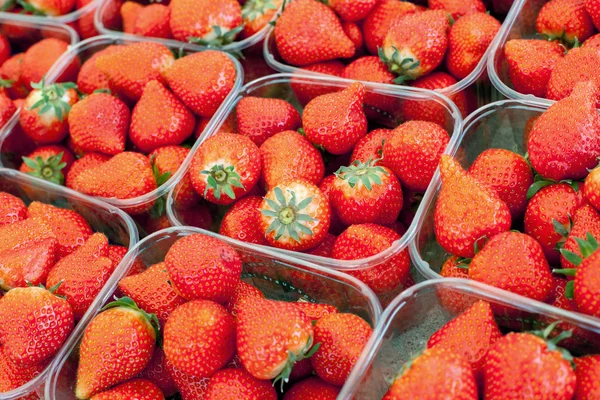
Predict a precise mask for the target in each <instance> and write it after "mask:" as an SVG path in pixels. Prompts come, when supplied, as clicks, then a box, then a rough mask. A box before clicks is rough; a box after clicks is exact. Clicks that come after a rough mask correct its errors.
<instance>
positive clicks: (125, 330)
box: [75, 297, 158, 399]
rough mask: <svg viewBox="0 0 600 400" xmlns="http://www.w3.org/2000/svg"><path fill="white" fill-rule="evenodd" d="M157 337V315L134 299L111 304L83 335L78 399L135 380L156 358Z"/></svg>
mask: <svg viewBox="0 0 600 400" xmlns="http://www.w3.org/2000/svg"><path fill="white" fill-rule="evenodd" d="M157 336H158V320H157V319H156V316H155V315H153V314H148V313H146V312H145V311H143V310H140V309H139V308H138V307H137V305H136V304H135V302H133V301H132V300H131V299H128V298H127V297H123V298H121V299H118V300H117V301H115V302H112V303H109V304H107V305H106V306H105V307H104V308H103V312H101V313H100V314H98V315H97V316H96V317H94V319H93V320H92V321H91V322H90V324H89V325H88V326H87V327H86V328H85V331H84V332H83V338H82V339H81V345H80V347H79V366H78V367H77V383H76V386H75V395H76V396H77V398H78V399H88V398H90V397H91V396H92V395H94V394H96V393H100V392H102V391H103V390H106V389H108V388H109V387H111V386H113V385H116V384H119V383H121V382H125V381H127V380H128V379H131V378H133V377H135V376H136V375H137V374H138V373H140V372H141V371H142V370H143V369H144V368H145V367H146V365H147V364H148V362H149V361H150V359H151V358H152V354H153V353H154V348H155V343H156V337H157ZM98 360H103V362H101V363H99V362H98Z"/></svg>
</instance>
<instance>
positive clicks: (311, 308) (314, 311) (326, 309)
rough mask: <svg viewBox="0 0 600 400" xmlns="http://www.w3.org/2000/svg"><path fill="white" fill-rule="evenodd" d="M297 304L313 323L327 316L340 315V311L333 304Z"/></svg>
mask: <svg viewBox="0 0 600 400" xmlns="http://www.w3.org/2000/svg"><path fill="white" fill-rule="evenodd" d="M295 304H296V307H298V308H299V309H300V310H302V312H304V314H306V316H307V317H308V318H310V320H311V321H318V320H320V319H321V318H323V317H325V316H328V315H332V314H337V313H338V309H337V308H335V306H332V305H331V304H325V303H309V302H306V301H298V302H296V303H295Z"/></svg>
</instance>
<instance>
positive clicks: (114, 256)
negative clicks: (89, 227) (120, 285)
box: [106, 245, 146, 276]
mask: <svg viewBox="0 0 600 400" xmlns="http://www.w3.org/2000/svg"><path fill="white" fill-rule="evenodd" d="M127 251H128V249H127V247H124V246H118V245H109V246H108V254H107V255H106V257H108V258H110V260H111V261H112V262H113V264H114V265H115V266H117V265H119V264H120V263H121V261H122V260H123V257H125V254H127ZM145 270H146V266H145V265H144V263H143V261H142V260H141V259H140V258H139V257H136V258H135V260H134V261H133V264H132V265H131V268H130V269H129V271H128V272H127V275H126V276H130V275H135V274H139V273H142V272H144V271H145Z"/></svg>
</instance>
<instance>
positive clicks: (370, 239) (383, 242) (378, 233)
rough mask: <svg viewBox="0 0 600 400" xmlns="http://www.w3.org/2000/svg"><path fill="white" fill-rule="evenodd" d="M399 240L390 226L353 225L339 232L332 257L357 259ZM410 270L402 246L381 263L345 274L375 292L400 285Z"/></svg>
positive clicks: (407, 258) (381, 249)
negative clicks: (400, 249) (363, 283)
mask: <svg viewBox="0 0 600 400" xmlns="http://www.w3.org/2000/svg"><path fill="white" fill-rule="evenodd" d="M397 240H400V235H398V234H397V233H396V232H394V231H393V230H392V229H390V228H386V227H384V226H379V225H375V224H361V225H352V226H350V227H349V228H348V229H346V230H345V231H344V232H342V234H340V235H339V236H338V237H337V239H336V240H335V244H334V245H333V251H332V256H333V258H335V259H338V260H360V259H362V258H367V257H370V256H374V255H376V254H379V253H381V252H382V251H384V250H386V249H388V248H390V247H392V245H393V243H394V242H395V241H397ZM409 273H410V260H409V256H408V251H407V249H404V250H402V251H400V252H398V253H396V254H394V255H393V256H391V257H390V258H389V259H387V260H386V261H384V262H381V263H379V264H377V265H373V266H370V267H368V268H364V269H360V270H352V271H348V274H350V275H352V276H354V277H356V278H358V279H360V280H361V281H363V282H365V283H366V284H367V285H368V286H369V287H370V288H371V289H373V291H374V292H375V293H377V294H383V293H386V292H390V291H392V290H394V289H396V288H397V287H398V286H400V285H402V284H403V283H404V282H405V281H406V279H407V278H408V276H409Z"/></svg>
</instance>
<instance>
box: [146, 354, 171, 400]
mask: <svg viewBox="0 0 600 400" xmlns="http://www.w3.org/2000/svg"><path fill="white" fill-rule="evenodd" d="M137 377H138V378H142V379H147V380H149V381H151V382H152V383H154V384H155V385H156V386H158V387H159V389H160V390H161V391H162V392H163V393H164V395H165V396H173V395H174V394H175V393H176V392H177V387H176V386H175V382H174V381H173V378H172V377H171V374H170V373H169V370H168V369H167V359H166V357H165V352H164V351H163V349H161V348H160V347H157V348H156V349H155V350H154V355H153V356H152V359H151V360H150V362H149V363H148V365H147V366H146V369H144V370H143V371H142V372H140V373H139V374H138V376H137Z"/></svg>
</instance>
